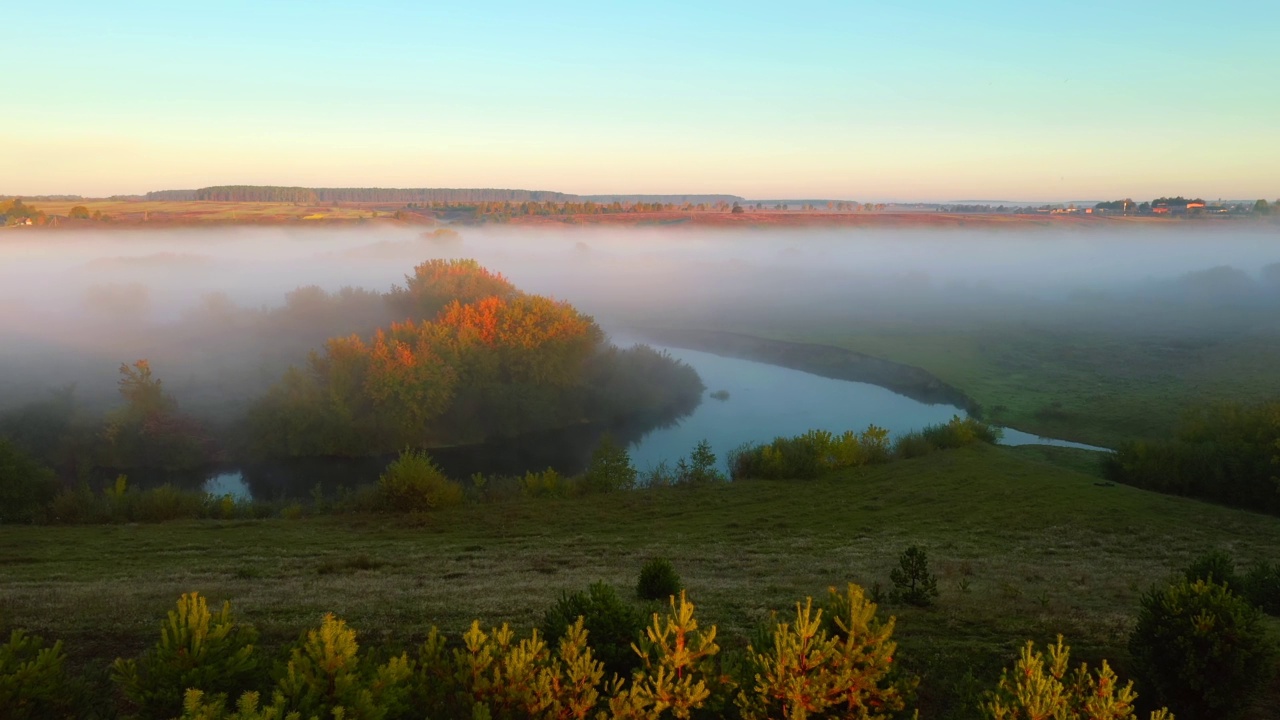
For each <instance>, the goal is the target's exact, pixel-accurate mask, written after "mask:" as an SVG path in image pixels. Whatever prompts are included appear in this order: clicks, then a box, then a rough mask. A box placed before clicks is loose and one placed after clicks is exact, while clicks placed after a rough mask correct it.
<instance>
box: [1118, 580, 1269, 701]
mask: <svg viewBox="0 0 1280 720" xmlns="http://www.w3.org/2000/svg"><path fill="white" fill-rule="evenodd" d="M1129 651H1130V653H1131V654H1132V655H1133V662H1134V667H1135V669H1136V671H1137V675H1138V678H1139V679H1140V680H1141V681H1142V683H1143V687H1144V688H1147V689H1149V690H1150V691H1151V692H1152V694H1154V695H1155V696H1156V698H1157V699H1159V700H1160V701H1161V702H1162V703H1165V704H1167V705H1169V706H1170V707H1172V708H1173V710H1174V712H1176V713H1177V714H1178V717H1180V718H1182V720H1208V719H1209V718H1214V719H1218V718H1222V719H1226V718H1234V717H1241V716H1242V714H1243V713H1244V712H1245V711H1247V709H1248V706H1249V700H1250V698H1251V697H1252V696H1253V695H1254V694H1255V693H1256V692H1257V691H1258V690H1259V689H1260V688H1261V687H1262V685H1263V684H1264V683H1265V682H1266V681H1267V680H1268V679H1270V678H1271V664H1272V660H1273V657H1274V651H1273V647H1272V645H1271V642H1270V641H1269V639H1268V638H1267V636H1266V635H1265V632H1264V629H1263V627H1262V626H1261V624H1260V622H1259V613H1258V611H1257V609H1256V608H1254V607H1253V606H1251V605H1249V603H1247V602H1245V601H1244V600H1243V599H1241V598H1239V597H1237V596H1236V595H1233V594H1232V593H1231V591H1230V590H1228V589H1227V587H1226V586H1225V585H1220V584H1217V583H1208V582H1205V581H1203V580H1197V581H1195V582H1191V581H1188V580H1181V581H1179V582H1177V583H1175V584H1172V585H1169V586H1168V587H1164V588H1153V589H1152V590H1151V591H1150V592H1148V593H1147V594H1146V595H1144V596H1143V598H1142V606H1141V609H1140V610H1139V612H1138V622H1137V626H1136V627H1135V628H1134V630H1133V634H1132V635H1130V637H1129Z"/></svg>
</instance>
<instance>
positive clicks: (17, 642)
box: [0, 630, 66, 720]
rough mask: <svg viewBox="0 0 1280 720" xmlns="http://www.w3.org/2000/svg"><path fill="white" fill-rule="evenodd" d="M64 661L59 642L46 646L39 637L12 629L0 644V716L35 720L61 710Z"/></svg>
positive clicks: (64, 679)
mask: <svg viewBox="0 0 1280 720" xmlns="http://www.w3.org/2000/svg"><path fill="white" fill-rule="evenodd" d="M65 661H66V656H65V655H64V654H63V652H62V643H61V642H57V643H54V644H53V647H45V646H44V640H42V639H41V638H38V637H35V636H31V635H27V634H26V633H24V632H22V631H21V630H14V631H13V632H12V633H11V634H10V635H9V641H8V642H7V643H5V644H3V645H0V715H2V716H4V717H6V718H11V719H12V720H27V719H28V718H31V720H36V718H46V717H52V716H54V715H55V713H57V712H58V711H60V710H63V709H64V708H62V705H63V697H64V684H65V681H66V678H65V674H64V671H63V664H64V662H65Z"/></svg>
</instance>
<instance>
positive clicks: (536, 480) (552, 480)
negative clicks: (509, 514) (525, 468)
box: [520, 468, 573, 498]
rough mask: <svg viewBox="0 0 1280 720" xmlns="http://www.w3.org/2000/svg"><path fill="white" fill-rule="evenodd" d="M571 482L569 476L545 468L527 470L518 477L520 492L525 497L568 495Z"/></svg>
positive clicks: (571, 486)
mask: <svg viewBox="0 0 1280 720" xmlns="http://www.w3.org/2000/svg"><path fill="white" fill-rule="evenodd" d="M572 490H573V483H572V481H571V480H570V479H569V478H566V477H565V476H563V475H561V474H560V473H558V472H556V471H555V469H554V468H547V469H546V470H543V471H542V472H532V471H530V472H527V473H525V474H524V476H523V477H521V478H520V494H521V495H523V496H525V497H531V498H543V497H554V498H563V497H569V494H570V492H572Z"/></svg>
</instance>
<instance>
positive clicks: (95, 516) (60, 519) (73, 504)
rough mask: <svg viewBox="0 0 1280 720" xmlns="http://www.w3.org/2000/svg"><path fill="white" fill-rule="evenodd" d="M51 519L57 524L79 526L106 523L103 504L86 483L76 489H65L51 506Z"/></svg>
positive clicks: (54, 499)
mask: <svg viewBox="0 0 1280 720" xmlns="http://www.w3.org/2000/svg"><path fill="white" fill-rule="evenodd" d="M49 519H50V520H51V521H52V522H55V523H66V524H69V525H77V524H84V523H95V522H104V521H106V519H107V517H106V515H105V514H104V508H103V507H102V503H100V502H99V501H98V498H97V497H96V496H95V495H94V494H93V491H92V490H90V489H89V486H88V485H87V484H85V483H81V484H79V485H77V486H76V487H74V488H64V489H63V490H62V491H61V492H59V493H58V494H57V495H56V496H55V497H54V498H53V503H52V504H51V505H50V506H49Z"/></svg>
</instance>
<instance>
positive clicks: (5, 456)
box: [0, 438, 58, 523]
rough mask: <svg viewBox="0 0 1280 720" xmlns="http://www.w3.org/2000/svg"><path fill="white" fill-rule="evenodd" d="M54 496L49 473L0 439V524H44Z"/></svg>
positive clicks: (6, 441)
mask: <svg viewBox="0 0 1280 720" xmlns="http://www.w3.org/2000/svg"><path fill="white" fill-rule="evenodd" d="M57 494H58V484H57V480H56V479H54V476H53V471H52V470H50V469H49V468H46V467H44V466H42V465H40V464H39V463H37V462H36V461H34V460H32V459H31V458H29V457H27V456H26V454H24V453H22V452H21V451H19V450H18V448H16V447H14V446H13V445H12V444H11V443H10V442H9V441H8V440H5V439H4V438H0V523H32V522H39V521H42V520H44V518H45V516H46V514H47V511H48V509H49V504H50V503H51V502H53V499H54V497H55V496H56V495H57Z"/></svg>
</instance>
